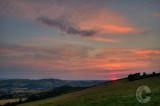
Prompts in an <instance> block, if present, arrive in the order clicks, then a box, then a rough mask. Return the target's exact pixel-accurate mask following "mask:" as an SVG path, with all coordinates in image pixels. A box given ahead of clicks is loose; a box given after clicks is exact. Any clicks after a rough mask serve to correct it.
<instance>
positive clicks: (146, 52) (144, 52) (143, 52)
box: [136, 50, 160, 54]
mask: <svg viewBox="0 0 160 106" xmlns="http://www.w3.org/2000/svg"><path fill="white" fill-rule="evenodd" d="M136 53H137V54H151V53H154V54H160V50H145V51H138V52H136Z"/></svg>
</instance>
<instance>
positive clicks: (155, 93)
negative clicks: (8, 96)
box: [20, 76, 160, 106]
mask: <svg viewBox="0 0 160 106" xmlns="http://www.w3.org/2000/svg"><path fill="white" fill-rule="evenodd" d="M144 85H145V86H148V87H149V88H150V89H151V95H150V96H151V100H150V101H149V102H148V103H145V104H143V103H140V102H138V101H137V99H136V90H137V88H138V87H140V86H144ZM117 105H118V106H124V105H125V106H158V105H159V106H160V76H156V77H150V78H145V79H140V80H136V81H132V82H129V81H128V79H122V80H117V81H114V82H108V83H104V84H101V85H97V86H94V87H90V88H87V89H84V90H81V91H76V92H72V93H68V94H64V95H60V96H58V97H54V98H48V99H43V100H39V101H35V102H29V103H25V104H21V105H20V106H117Z"/></svg>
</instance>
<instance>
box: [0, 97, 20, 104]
mask: <svg viewBox="0 0 160 106" xmlns="http://www.w3.org/2000/svg"><path fill="white" fill-rule="evenodd" d="M16 101H19V98H16V99H6V100H0V105H4V104H6V103H8V102H16Z"/></svg>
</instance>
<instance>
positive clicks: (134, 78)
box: [128, 72, 160, 81]
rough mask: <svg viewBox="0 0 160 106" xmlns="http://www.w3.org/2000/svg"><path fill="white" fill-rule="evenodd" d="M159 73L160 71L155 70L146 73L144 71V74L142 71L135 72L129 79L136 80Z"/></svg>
mask: <svg viewBox="0 0 160 106" xmlns="http://www.w3.org/2000/svg"><path fill="white" fill-rule="evenodd" d="M159 75H160V73H155V72H153V73H152V74H146V73H145V72H144V73H143V74H142V75H141V74H140V73H135V74H129V75H128V79H129V81H134V80H138V79H143V78H148V77H154V76H159Z"/></svg>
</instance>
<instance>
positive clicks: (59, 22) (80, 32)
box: [36, 17, 97, 36]
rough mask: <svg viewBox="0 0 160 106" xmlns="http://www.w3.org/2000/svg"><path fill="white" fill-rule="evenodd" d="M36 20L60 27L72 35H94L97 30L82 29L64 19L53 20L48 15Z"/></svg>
mask: <svg viewBox="0 0 160 106" xmlns="http://www.w3.org/2000/svg"><path fill="white" fill-rule="evenodd" d="M36 20H37V21H38V22H41V23H43V24H45V25H47V26H50V27H56V28H59V29H60V30H62V31H64V32H66V33H68V34H72V35H81V36H93V35H95V34H96V32H97V31H95V30H81V29H79V28H76V27H75V26H72V25H71V24H67V22H63V20H51V19H49V18H47V17H39V18H37V19H36Z"/></svg>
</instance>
